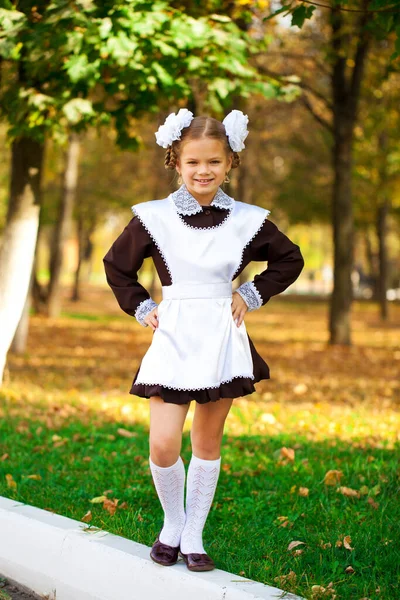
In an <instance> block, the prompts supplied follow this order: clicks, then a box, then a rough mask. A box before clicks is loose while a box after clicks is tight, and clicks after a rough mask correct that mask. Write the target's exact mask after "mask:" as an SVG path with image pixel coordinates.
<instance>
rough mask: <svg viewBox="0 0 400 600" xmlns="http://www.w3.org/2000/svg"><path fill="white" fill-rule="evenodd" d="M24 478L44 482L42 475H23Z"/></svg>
mask: <svg viewBox="0 0 400 600" xmlns="http://www.w3.org/2000/svg"><path fill="white" fill-rule="evenodd" d="M22 477H25V478H26V479H35V480H36V481H41V480H42V476H41V475H22Z"/></svg>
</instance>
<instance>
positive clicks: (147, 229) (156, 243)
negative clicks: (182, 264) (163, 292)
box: [131, 206, 174, 283]
mask: <svg viewBox="0 0 400 600" xmlns="http://www.w3.org/2000/svg"><path fill="white" fill-rule="evenodd" d="M131 210H132V212H133V214H134V215H135V216H136V217H137V218H138V219H139V221H140V222H141V224H142V225H143V227H144V228H145V230H146V231H147V233H148V234H149V236H150V237H151V239H152V240H153V242H154V243H155V245H156V246H157V248H158V251H159V253H160V255H161V257H162V259H163V261H164V264H165V268H166V269H167V271H168V273H169V276H170V277H171V283H173V282H174V280H173V277H172V272H171V269H170V268H169V265H168V262H167V259H166V256H165V254H164V252H163V249H162V248H161V246H160V245H159V243H158V242H157V240H156V238H155V237H154V235H153V233H152V232H151V231H150V229H149V228H148V227H147V225H146V223H145V222H144V221H143V219H141V218H140V215H139V214H138V212H137V211H136V207H135V206H131Z"/></svg>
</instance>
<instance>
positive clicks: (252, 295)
mask: <svg viewBox="0 0 400 600" xmlns="http://www.w3.org/2000/svg"><path fill="white" fill-rule="evenodd" d="M235 291H236V292H237V293H238V294H240V295H241V296H242V298H243V300H244V301H245V302H246V304H247V307H248V312H251V311H252V310H257V308H261V306H262V297H261V294H260V292H259V291H258V289H257V288H256V286H255V285H254V282H253V281H247V282H246V283H243V284H242V285H240V286H239V287H238V288H237V290H235Z"/></svg>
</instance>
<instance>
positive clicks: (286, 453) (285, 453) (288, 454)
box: [280, 446, 295, 460]
mask: <svg viewBox="0 0 400 600" xmlns="http://www.w3.org/2000/svg"><path fill="white" fill-rule="evenodd" d="M280 455H281V457H283V458H287V459H288V460H294V456H295V452H294V450H293V448H285V446H284V447H283V448H281V452H280Z"/></svg>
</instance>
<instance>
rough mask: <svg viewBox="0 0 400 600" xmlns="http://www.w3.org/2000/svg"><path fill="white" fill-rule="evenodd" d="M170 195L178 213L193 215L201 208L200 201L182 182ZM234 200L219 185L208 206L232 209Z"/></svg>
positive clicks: (200, 210)
mask: <svg viewBox="0 0 400 600" xmlns="http://www.w3.org/2000/svg"><path fill="white" fill-rule="evenodd" d="M171 197H172V200H173V201H174V204H175V207H176V209H177V211H178V213H180V214H181V215H195V214H197V213H200V212H202V210H203V208H202V205H201V204H200V202H198V201H197V200H196V198H195V197H194V196H192V194H191V193H190V192H189V190H188V189H187V187H186V185H185V184H184V183H183V184H182V185H181V187H180V188H179V189H178V190H176V192H172V194H171ZM234 202H235V201H234V199H233V198H231V197H230V196H228V194H225V192H224V191H223V190H221V188H220V187H219V188H218V190H217V193H216V194H215V196H214V198H213V201H212V202H211V204H210V206H217V207H218V208H224V209H225V210H232V208H233V205H234Z"/></svg>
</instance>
